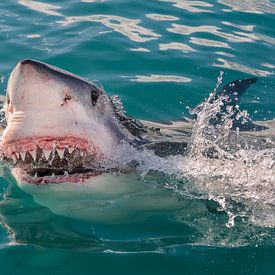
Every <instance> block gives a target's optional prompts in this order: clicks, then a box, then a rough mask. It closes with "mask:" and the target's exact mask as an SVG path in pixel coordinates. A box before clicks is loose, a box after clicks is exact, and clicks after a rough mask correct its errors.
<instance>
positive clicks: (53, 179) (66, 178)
mask: <svg viewBox="0 0 275 275" xmlns="http://www.w3.org/2000/svg"><path fill="white" fill-rule="evenodd" d="M12 174H13V176H14V177H15V179H16V180H17V181H19V182H21V183H22V182H24V183H29V184H35V185H40V184H61V183H85V182H86V181H88V180H89V179H91V178H94V177H97V176H99V175H101V174H102V173H100V172H87V173H81V174H77V173H76V174H71V175H58V176H56V175H53V176H44V177H36V176H35V177H32V176H30V175H29V174H28V173H27V172H26V171H25V170H24V169H22V168H13V169H12Z"/></svg>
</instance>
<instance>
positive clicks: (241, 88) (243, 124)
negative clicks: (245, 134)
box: [211, 77, 268, 131]
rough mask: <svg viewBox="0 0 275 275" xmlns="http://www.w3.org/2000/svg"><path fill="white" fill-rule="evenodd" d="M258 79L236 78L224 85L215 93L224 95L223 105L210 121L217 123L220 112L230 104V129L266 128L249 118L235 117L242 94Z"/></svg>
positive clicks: (256, 129) (253, 129)
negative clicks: (231, 123)
mask: <svg viewBox="0 0 275 275" xmlns="http://www.w3.org/2000/svg"><path fill="white" fill-rule="evenodd" d="M257 80H258V79H257V78H256V77H252V78H245V79H238V80H235V81H232V82H230V83H228V84H226V85H224V86H223V87H222V88H221V89H220V90H219V91H218V92H217V94H216V98H217V97H218V96H225V98H226V99H225V100H224V107H223V108H221V110H220V113H219V114H217V115H216V118H215V119H213V121H211V122H212V123H213V122H214V123H217V120H220V119H221V117H222V114H223V113H225V112H226V107H227V106H228V105H229V106H231V112H232V115H231V119H232V122H233V125H232V129H236V128H239V130H241V131H262V130H266V129H268V128H267V127H265V126H261V125H256V124H254V123H253V122H252V120H251V119H250V118H245V120H244V121H242V120H239V119H237V116H238V114H239V109H238V108H237V105H238V103H239V101H240V98H241V96H242V94H243V93H244V92H245V91H246V90H247V89H248V88H249V87H250V86H251V85H253V84H254V83H255V82H256V81H257Z"/></svg>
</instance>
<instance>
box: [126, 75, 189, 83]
mask: <svg viewBox="0 0 275 275" xmlns="http://www.w3.org/2000/svg"><path fill="white" fill-rule="evenodd" d="M122 77H129V76H122ZM129 78H130V81H134V82H180V83H183V82H191V81H192V79H191V78H188V77H184V76H178V75H160V74H151V75H136V76H135V77H129Z"/></svg>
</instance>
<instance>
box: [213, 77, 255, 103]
mask: <svg viewBox="0 0 275 275" xmlns="http://www.w3.org/2000/svg"><path fill="white" fill-rule="evenodd" d="M257 80H258V79H257V78H256V77H252V78H245V79H238V80H235V81H232V82H230V83H228V84H226V85H224V86H223V87H222V88H221V89H220V90H219V91H218V92H217V95H225V96H228V97H229V100H230V101H231V103H236V102H237V101H238V100H239V98H240V96H241V95H242V94H243V93H244V92H245V91H246V90H247V89H248V88H249V87H250V86H251V85H252V84H254V83H255V82H256V81H257Z"/></svg>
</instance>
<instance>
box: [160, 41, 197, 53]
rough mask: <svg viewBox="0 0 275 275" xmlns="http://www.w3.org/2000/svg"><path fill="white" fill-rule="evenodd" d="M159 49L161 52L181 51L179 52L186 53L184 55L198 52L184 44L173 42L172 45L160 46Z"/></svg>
mask: <svg viewBox="0 0 275 275" xmlns="http://www.w3.org/2000/svg"><path fill="white" fill-rule="evenodd" d="M159 49H160V50H161V51H167V50H179V51H181V52H184V53H188V52H196V50H195V49H193V48H192V47H190V46H189V45H187V44H184V43H179V42H171V43H167V44H159Z"/></svg>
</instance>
